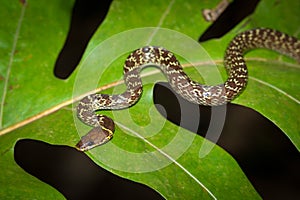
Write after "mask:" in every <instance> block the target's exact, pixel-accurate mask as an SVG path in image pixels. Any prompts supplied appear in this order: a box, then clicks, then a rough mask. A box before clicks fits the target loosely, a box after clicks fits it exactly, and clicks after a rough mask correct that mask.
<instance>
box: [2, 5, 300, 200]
mask: <svg viewBox="0 0 300 200" xmlns="http://www.w3.org/2000/svg"><path fill="white" fill-rule="evenodd" d="M73 2H74V1H58V0H55V1H51V2H48V1H47V2H46V1H29V0H28V4H27V5H26V6H25V5H23V4H22V3H20V2H18V1H15V2H13V3H12V2H1V4H2V5H1V7H0V13H1V14H0V15H1V17H2V19H6V20H5V23H1V24H0V26H1V27H0V53H1V55H2V56H1V60H0V89H1V91H3V92H1V94H0V98H1V99H2V103H1V107H0V109H1V115H0V121H1V129H2V130H0V154H1V158H0V171H1V176H0V185H1V187H0V198H1V199H3V198H8V199H19V198H22V199H29V198H41V197H44V198H45V199H61V198H63V197H62V195H60V194H59V193H58V192H56V191H55V190H54V189H53V188H51V187H49V186H48V185H46V184H43V183H42V182H40V181H38V180H37V179H36V178H33V177H31V176H29V175H28V174H26V173H25V172H24V171H23V170H22V169H20V167H19V166H17V165H16V163H15V162H14V158H13V147H14V144H15V142H16V141H17V140H18V139H20V138H33V139H38V140H43V141H46V142H49V143H53V144H67V145H70V146H74V144H76V142H77V141H78V139H79V136H78V134H79V135H83V134H85V133H86V131H87V130H89V129H90V128H89V127H86V126H85V125H83V124H81V123H80V122H79V121H78V120H77V119H76V117H73V116H75V112H73V110H72V107H71V106H72V102H73V101H75V100H78V99H80V98H81V97H83V96H84V95H86V93H89V92H93V90H94V89H95V88H96V87H98V91H99V90H103V89H108V90H105V91H103V93H111V92H112V93H120V92H121V91H123V90H124V85H123V83H122V82H121V81H120V80H121V79H122V67H120V66H122V65H123V62H124V59H125V57H126V56H127V55H128V53H129V52H130V51H132V50H133V49H134V48H138V47H140V46H141V45H144V44H147V43H150V44H156V45H163V46H165V47H167V48H170V50H174V52H175V53H176V54H177V55H178V57H179V58H180V61H181V63H182V64H184V65H185V66H186V68H185V71H186V72H187V73H188V74H189V75H190V76H191V78H192V79H194V80H197V81H203V80H204V81H205V82H206V83H212V84H213V83H219V82H222V79H221V78H222V77H223V78H224V77H225V73H224V69H223V67H222V66H218V67H219V69H220V70H221V72H222V74H221V75H220V74H219V73H217V74H216V75H215V72H216V71H217V72H218V71H219V70H218V68H217V67H211V66H214V65H212V64H213V63H212V62H211V59H212V61H215V62H217V63H220V60H222V59H223V55H224V51H225V48H226V46H227V44H228V42H229V41H230V40H231V39H232V38H233V37H234V36H235V35H236V34H237V33H238V32H241V31H243V30H246V29H249V28H253V27H261V26H264V27H270V28H275V29H278V30H282V31H284V32H287V33H289V34H291V35H294V36H295V37H297V38H300V36H299V33H300V32H299V28H298V26H296V25H297V24H299V20H300V17H299V15H298V14H297V13H298V8H299V7H300V4H299V2H296V1H280V2H276V3H274V1H271V0H269V1H267V0H266V1H262V2H261V3H260V4H259V6H258V7H257V10H256V11H255V13H254V14H253V15H252V16H250V17H248V18H247V19H245V20H244V21H243V22H242V23H240V24H239V25H238V26H237V27H236V28H235V29H233V30H232V31H231V32H230V33H228V34H227V35H226V36H224V37H223V38H221V39H216V40H211V41H208V42H205V43H203V44H202V46H203V47H204V48H205V49H202V48H201V47H199V46H198V45H197V42H196V40H197V38H198V37H199V35H200V34H201V33H202V32H204V30H205V29H206V28H207V27H208V26H209V25H210V24H209V23H208V22H205V21H204V19H203V18H202V16H201V10H202V9H204V8H212V7H214V6H215V5H216V4H217V1H204V2H199V1H184V0H176V1H175V0H171V1H155V2H153V1H148V0H147V1H143V2H141V1H138V0H132V1H121V0H115V1H113V3H112V5H111V7H110V10H109V13H108V15H107V17H106V19H105V21H104V22H103V24H102V25H101V26H100V27H99V29H98V30H97V32H96V33H95V35H94V37H93V38H92V40H91V41H90V43H89V46H88V48H87V50H86V52H85V55H84V58H83V60H82V62H81V64H80V66H79V68H78V69H77V70H76V72H75V73H74V74H73V75H72V76H71V77H70V78H69V79H68V80H65V81H62V80H58V79H56V78H54V76H53V73H52V71H53V66H54V63H55V59H56V57H57V55H58V53H59V51H60V48H61V47H62V45H63V42H64V39H65V37H66V34H67V31H68V24H69V21H70V10H71V8H72V4H73ZM145 8H146V9H145ZM266 13H268V14H266ZM275 19H276V20H275ZM283 19H284V20H283ZM287 22H289V23H287ZM145 27H154V28H145ZM136 28H139V29H136ZM162 28H167V29H162ZM133 29H134V30H133ZM123 31H127V32H123ZM193 47H195V51H194V49H193ZM204 50H206V52H205V51H204ZM199 52H203V55H201V56H200V54H199ZM246 58H247V63H248V65H249V74H250V80H249V84H248V86H247V88H246V90H245V91H244V93H243V94H242V95H240V96H239V98H238V99H236V100H235V101H234V102H235V103H239V104H241V105H245V106H247V107H251V108H254V109H255V110H257V111H259V112H260V113H262V114H263V115H264V116H266V117H267V118H269V119H271V120H272V121H273V122H274V123H275V124H276V125H277V126H279V127H280V128H281V129H282V130H283V131H284V132H285V133H286V134H287V135H288V136H289V138H290V139H291V141H292V142H293V143H294V144H295V146H297V147H298V149H299V148H300V138H299V137H300V135H299V133H300V131H299V130H300V129H299V121H298V120H297V119H299V114H298V112H297V111H298V110H299V100H298V99H299V93H298V92H297V91H299V89H300V88H299V85H300V84H299V80H298V78H297V77H299V64H295V62H294V61H292V60H290V59H286V58H284V57H282V56H281V55H279V54H276V53H273V52H270V51H266V50H256V51H253V52H250V53H249V54H247V55H246ZM207 62H209V63H210V65H209V66H208V67H205V66H206V65H207ZM192 65H195V66H196V67H195V68H194V67H190V66H192ZM100 66H101V67H100ZM211 69H212V70H213V71H211ZM199 74H200V75H199ZM211 75H212V76H211ZM143 76H144V78H143V82H144V83H145V84H146V85H145V88H144V93H143V97H142V99H141V100H140V101H139V102H138V104H137V105H135V106H133V107H132V108H130V109H127V110H122V111H106V112H104V113H106V114H108V115H110V116H112V117H113V118H114V119H115V120H116V123H117V130H116V132H115V136H114V139H113V140H112V141H111V142H110V143H108V144H106V145H104V146H102V147H99V148H96V149H94V150H92V151H90V152H88V153H87V154H88V155H89V156H90V157H91V158H92V159H93V160H94V161H95V162H96V163H97V164H99V165H100V166H102V167H103V168H106V169H108V170H109V171H111V172H113V173H115V174H117V175H119V176H122V177H125V178H128V179H131V180H134V181H137V182H140V183H144V184H146V185H149V186H150V187H152V188H154V189H155V190H157V191H158V192H159V193H160V194H161V195H162V196H164V197H165V198H168V199H195V198H197V199H201V198H202V199H210V198H214V197H216V198H222V199H229V198H230V199H240V198H241V196H242V197H243V199H259V198H260V197H259V196H258V194H257V193H256V191H255V190H254V188H253V187H252V186H251V184H250V182H249V181H248V180H247V178H246V176H245V175H244V174H243V172H242V171H241V169H240V168H239V166H238V164H237V163H236V162H235V161H234V160H233V159H232V157H231V156H230V155H228V154H227V153H226V152H225V151H224V150H222V149H221V148H219V147H218V146H214V145H213V144H211V143H210V142H208V141H206V140H205V139H203V138H201V137H199V136H196V135H195V134H192V133H190V132H188V131H186V130H184V129H181V128H179V127H177V126H175V125H173V124H172V123H170V122H168V121H165V119H163V118H162V117H161V116H160V115H159V114H158V112H157V111H156V110H155V109H154V107H153V103H152V87H153V83H154V82H155V81H156V80H165V79H164V78H163V76H162V75H161V74H160V72H159V71H157V70H156V69H153V68H151V69H145V70H144V71H143ZM211 77H212V78H211ZM114 86H117V87H114ZM75 105H76V104H74V106H75ZM65 106H68V107H65ZM295 119H296V120H295ZM74 120H75V123H74ZM74 125H76V127H75V126H74ZM17 128H18V129H17ZM211 147H213V148H212V149H211ZM207 152H208V154H206V153H207ZM199 154H200V155H202V156H203V157H199ZM111 155H113V156H111ZM24 183H26V184H24ZM16 185H17V187H16ZM3 186H4V187H3ZM32 188H34V191H33V190H32ZM45 194H47V195H45Z"/></svg>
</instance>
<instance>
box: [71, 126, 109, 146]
mask: <svg viewBox="0 0 300 200" xmlns="http://www.w3.org/2000/svg"><path fill="white" fill-rule="evenodd" d="M112 136H113V135H112V133H111V132H109V131H107V130H105V129H102V128H101V127H100V126H98V127H95V128H93V129H92V130H90V131H89V132H88V134H86V135H85V136H83V137H81V139H80V141H79V142H78V143H77V144H76V146H75V147H76V148H77V149H78V150H79V151H87V150H90V149H92V148H94V147H96V146H100V145H102V144H104V143H106V142H108V141H109V140H111V139H112Z"/></svg>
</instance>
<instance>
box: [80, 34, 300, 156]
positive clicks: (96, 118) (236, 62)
mask: <svg viewBox="0 0 300 200" xmlns="http://www.w3.org/2000/svg"><path fill="white" fill-rule="evenodd" d="M255 48H267V49H271V50H274V51H277V52H279V53H282V54H285V55H287V56H290V57H292V58H294V59H295V60H297V61H298V62H300V40H298V39H297V38H295V37H292V36H289V35H287V34H284V33H281V32H279V31H276V30H272V29H264V28H261V29H254V30H248V31H245V32H243V33H240V34H239V35H237V36H236V37H235V38H234V39H233V40H232V41H231V42H230V44H229V45H228V47H227V50H226V52H225V58H224V65H225V67H226V70H227V73H228V78H227V80H226V81H225V83H223V84H219V85H214V86H211V85H203V84H200V83H197V82H195V81H193V80H191V79H190V78H189V77H188V76H187V75H186V73H185V72H184V71H183V69H182V66H181V65H180V63H179V61H178V60H177V59H176V57H175V56H174V54H173V53H171V52H170V51H168V50H167V49H164V48H162V47H155V46H146V47H142V48H140V49H137V50H135V51H133V52H132V53H131V54H130V55H129V56H128V58H127V59H126V61H125V64H124V82H125V84H126V86H127V90H126V91H125V92H124V93H122V94H118V95H107V94H92V95H89V96H87V97H85V98H83V99H82V100H81V101H80V102H79V104H78V106H77V116H78V118H79V119H80V120H81V121H82V122H83V123H85V124H87V125H89V126H92V127H94V128H93V129H92V130H91V131H90V132H89V133H88V134H87V135H85V136H83V137H82V138H81V140H80V141H79V142H78V144H77V145H76V147H77V149H78V150H80V151H86V150H89V149H92V148H94V147H96V146H99V145H102V144H104V143H106V142H108V141H109V140H110V139H111V138H112V136H113V133H114V129H115V125H114V122H113V120H112V119H111V118H109V117H107V116H104V115H101V114H96V113H95V111H98V110H107V109H109V110H110V109H124V108H128V107H130V106H132V105H134V104H135V103H136V102H137V101H138V100H139V98H140V97H141V94H142V90H143V87H142V80H141V78H140V75H139V74H140V71H141V70H142V68H144V67H146V66H148V65H155V66H157V67H159V68H160V69H161V71H162V72H163V73H164V74H165V76H166V78H167V79H168V82H169V83H170V85H171V86H172V88H173V89H174V91H176V92H177V93H178V94H179V95H181V96H182V97H183V98H185V99H187V100H188V101H190V102H192V103H195V104H200V105H207V106H217V105H223V104H226V103H227V102H230V101H232V100H233V99H234V98H235V97H236V96H238V95H239V94H240V93H241V92H242V91H243V89H244V88H245V87H246V85H247V79H248V78H247V77H248V70H247V66H246V63H245V60H244V56H243V55H244V54H245V53H246V51H249V50H251V49H255Z"/></svg>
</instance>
